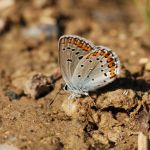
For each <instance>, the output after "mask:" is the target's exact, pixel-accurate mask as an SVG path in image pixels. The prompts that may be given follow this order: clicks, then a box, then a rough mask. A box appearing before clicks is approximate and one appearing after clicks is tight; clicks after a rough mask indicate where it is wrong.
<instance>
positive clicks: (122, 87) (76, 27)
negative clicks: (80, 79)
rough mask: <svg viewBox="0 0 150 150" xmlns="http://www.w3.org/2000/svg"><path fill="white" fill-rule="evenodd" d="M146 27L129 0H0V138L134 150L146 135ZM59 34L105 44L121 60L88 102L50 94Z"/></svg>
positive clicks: (26, 147) (18, 143)
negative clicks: (116, 70)
mask: <svg viewBox="0 0 150 150" xmlns="http://www.w3.org/2000/svg"><path fill="white" fill-rule="evenodd" d="M149 33H150V28H149V27H148V26H147V24H146V23H145V22H144V20H143V18H142V16H141V14H140V13H139V11H138V10H137V8H136V7H135V5H134V4H133V3H132V2H129V1H128V2H122V1H106V2H104V1H98V0H92V1H90V0H80V1H79V0H60V1H58V0H56V1H54V0H50V1H49V0H43V1H41V0H31V1H25V0H22V1H14V0H8V1H4V0H3V1H0V143H1V144H4V143H5V144H9V145H13V146H15V147H16V148H15V147H14V149H17V148H18V149H20V150H36V149H39V150H61V149H62V150H98V149H103V150H108V149H110V150H136V149H137V147H138V140H137V139H138V135H139V132H142V133H144V135H145V136H147V138H148V137H149V138H150V131H149V129H150V113H149V109H150V43H149V39H150V36H149V35H150V34H149ZM63 34H76V35H80V36H83V37H85V38H87V39H89V40H91V41H93V43H94V44H96V45H104V46H107V47H110V48H112V49H113V50H114V51H115V52H116V53H117V54H118V56H119V58H120V60H121V63H122V70H121V74H120V76H119V77H118V78H117V79H116V80H115V81H114V82H113V83H111V84H109V85H108V86H105V87H103V88H101V89H99V90H97V91H95V92H94V93H91V97H92V98H94V99H95V101H94V100H93V99H91V98H90V97H85V98H81V99H80V100H78V101H68V96H69V93H67V92H65V91H60V93H59V94H57V93H58V91H59V89H60V88H61V83H64V81H63V79H62V78H61V75H60V72H59V65H58V47H57V44H58V38H59V37H60V36H61V35H63ZM56 95H57V96H56ZM54 98H55V100H54ZM53 100H54V101H53ZM0 146H2V145H0ZM5 146H6V145H5ZM7 146H8V145H7ZM7 146H6V147H7ZM0 148H1V147H0ZM1 149H2V148H1ZM11 149H12V148H11Z"/></svg>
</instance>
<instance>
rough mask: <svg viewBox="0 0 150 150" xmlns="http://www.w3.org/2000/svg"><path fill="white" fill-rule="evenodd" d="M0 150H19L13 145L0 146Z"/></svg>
mask: <svg viewBox="0 0 150 150" xmlns="http://www.w3.org/2000/svg"><path fill="white" fill-rule="evenodd" d="M0 150H19V149H18V148H17V147H15V146H13V145H8V144H0Z"/></svg>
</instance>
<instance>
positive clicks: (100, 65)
mask: <svg viewBox="0 0 150 150" xmlns="http://www.w3.org/2000/svg"><path fill="white" fill-rule="evenodd" d="M59 64H60V68H61V72H62V76H63V78H64V80H65V82H66V86H65V87H67V88H66V89H67V91H69V92H71V93H72V94H71V96H70V97H69V98H70V99H72V98H74V97H80V96H81V95H86V96H87V95H88V92H89V91H94V90H95V89H98V88H100V87H102V86H105V85H106V84H108V83H110V82H112V81H113V80H114V79H115V78H116V77H117V75H118V74H119V73H120V60H119V58H118V56H117V55H116V54H115V53H114V52H113V51H112V50H110V49H109V48H107V47H104V46H95V45H94V44H93V43H91V42H90V41H88V40H86V39H84V38H81V37H79V36H75V35H64V36H62V37H60V39H59Z"/></svg>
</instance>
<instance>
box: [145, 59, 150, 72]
mask: <svg viewBox="0 0 150 150" xmlns="http://www.w3.org/2000/svg"><path fill="white" fill-rule="evenodd" d="M145 70H147V71H150V61H149V62H148V63H147V64H146V65H145Z"/></svg>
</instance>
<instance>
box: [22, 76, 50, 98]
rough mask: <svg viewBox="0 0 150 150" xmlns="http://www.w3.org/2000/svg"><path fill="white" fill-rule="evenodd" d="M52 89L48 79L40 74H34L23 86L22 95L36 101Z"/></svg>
mask: <svg viewBox="0 0 150 150" xmlns="http://www.w3.org/2000/svg"><path fill="white" fill-rule="evenodd" d="M52 89H53V83H52V81H51V79H50V77H47V76H45V75H42V74H35V75H33V76H32V77H31V78H30V79H29V80H27V81H26V82H25V84H24V93H25V94H26V95H29V96H30V97H32V98H34V99H37V98H40V97H42V96H44V95H46V94H47V93H48V92H50V91H51V90H52Z"/></svg>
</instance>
